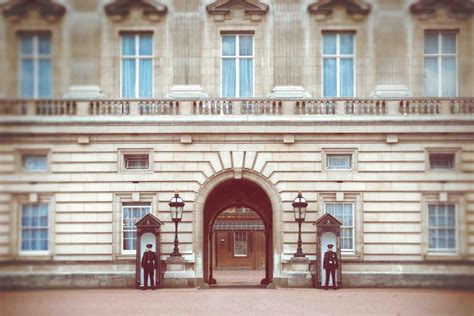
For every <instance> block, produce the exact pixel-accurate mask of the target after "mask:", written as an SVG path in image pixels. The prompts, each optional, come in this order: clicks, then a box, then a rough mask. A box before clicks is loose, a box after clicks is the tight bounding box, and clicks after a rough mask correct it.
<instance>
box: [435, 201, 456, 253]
mask: <svg viewBox="0 0 474 316" xmlns="http://www.w3.org/2000/svg"><path fill="white" fill-rule="evenodd" d="M456 243H457V242H456V208H455V205H454V204H429V205H428V250H429V251H433V252H453V251H455V250H456Z"/></svg>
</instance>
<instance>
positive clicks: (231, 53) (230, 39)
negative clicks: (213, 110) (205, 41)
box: [221, 35, 253, 97]
mask: <svg viewBox="0 0 474 316" xmlns="http://www.w3.org/2000/svg"><path fill="white" fill-rule="evenodd" d="M221 57H222V78H221V80H222V92H221V93H222V96H223V97H252V96H253V36H252V35H223V36H222V56H221Z"/></svg>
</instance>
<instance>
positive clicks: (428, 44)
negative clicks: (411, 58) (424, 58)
mask: <svg viewBox="0 0 474 316" xmlns="http://www.w3.org/2000/svg"><path fill="white" fill-rule="evenodd" d="M437 53H438V33H426V34H425V54H437Z"/></svg>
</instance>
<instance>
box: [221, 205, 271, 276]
mask: <svg viewBox="0 0 474 316" xmlns="http://www.w3.org/2000/svg"><path fill="white" fill-rule="evenodd" d="M213 231H214V234H213V241H212V244H213V251H212V254H213V258H212V266H213V272H214V273H213V277H214V278H215V279H216V280H219V284H221V285H255V284H259V283H260V281H261V280H262V279H264V278H265V224H264V222H263V220H262V219H261V217H260V215H258V214H257V213H256V212H254V211H253V210H251V209H249V208H246V207H231V208H229V209H227V210H225V211H223V212H222V213H220V214H219V215H218V216H217V218H216V220H215V222H214V225H213Z"/></svg>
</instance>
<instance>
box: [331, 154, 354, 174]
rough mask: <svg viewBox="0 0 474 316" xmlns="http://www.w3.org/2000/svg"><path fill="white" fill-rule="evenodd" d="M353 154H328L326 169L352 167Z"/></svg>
mask: <svg viewBox="0 0 474 316" xmlns="http://www.w3.org/2000/svg"><path fill="white" fill-rule="evenodd" d="M351 158H352V155H333V154H328V155H326V169H331V170H337V169H351V168H352V163H351V160H352V159H351Z"/></svg>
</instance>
